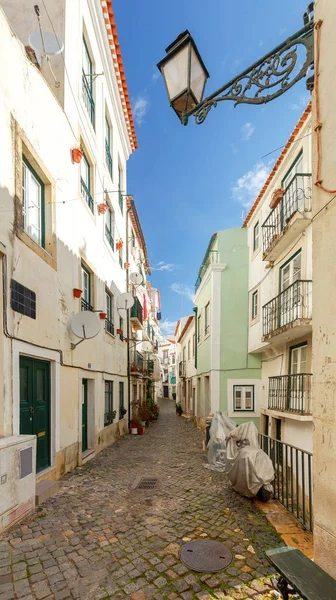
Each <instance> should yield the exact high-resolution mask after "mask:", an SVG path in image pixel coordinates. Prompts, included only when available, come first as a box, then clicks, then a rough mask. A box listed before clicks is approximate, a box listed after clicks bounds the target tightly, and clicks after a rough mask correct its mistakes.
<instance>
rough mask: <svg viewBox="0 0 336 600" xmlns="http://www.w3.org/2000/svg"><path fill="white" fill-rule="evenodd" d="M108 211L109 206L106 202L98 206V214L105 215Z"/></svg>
mask: <svg viewBox="0 0 336 600" xmlns="http://www.w3.org/2000/svg"><path fill="white" fill-rule="evenodd" d="M107 209H108V204H106V202H101V203H100V204H98V212H99V214H100V215H104V214H105V213H106V211H107Z"/></svg>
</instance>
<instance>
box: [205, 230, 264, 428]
mask: <svg viewBox="0 0 336 600" xmlns="http://www.w3.org/2000/svg"><path fill="white" fill-rule="evenodd" d="M195 288H196V295H195V304H196V308H195V314H196V352H195V366H196V370H197V380H196V406H197V410H196V413H197V417H198V418H199V420H200V421H204V420H205V419H206V417H207V416H208V415H209V414H210V413H214V412H215V411H217V410H220V411H222V412H224V413H225V414H227V415H228V416H229V417H231V418H232V419H233V420H234V421H235V422H236V423H238V424H239V423H242V422H244V421H250V420H252V421H254V423H255V424H256V425H257V427H259V403H260V391H261V390H260V388H261V381H260V374H261V359H260V355H252V354H251V355H249V354H248V330H249V306H248V303H249V295H248V245H247V229H246V228H244V229H242V228H234V229H227V230H224V231H219V232H217V233H215V234H214V235H213V236H212V238H211V240H210V242H209V245H208V248H207V251H206V253H205V256H204V259H203V262H202V264H201V267H200V269H199V273H198V279H197V282H196V286H195Z"/></svg>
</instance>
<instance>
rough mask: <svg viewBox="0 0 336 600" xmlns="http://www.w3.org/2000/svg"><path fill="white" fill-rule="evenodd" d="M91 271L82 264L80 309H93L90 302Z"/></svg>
mask: <svg viewBox="0 0 336 600" xmlns="http://www.w3.org/2000/svg"><path fill="white" fill-rule="evenodd" d="M91 285H92V284H91V273H90V271H88V269H87V268H86V267H85V266H84V265H83V264H82V310H93V306H92V304H91V291H92V290H91Z"/></svg>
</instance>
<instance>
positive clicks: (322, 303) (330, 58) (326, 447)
mask: <svg viewBox="0 0 336 600" xmlns="http://www.w3.org/2000/svg"><path fill="white" fill-rule="evenodd" d="M319 19H322V20H323V23H322V26H321V47H320V72H319V86H320V97H319V102H320V111H321V115H320V120H321V122H322V130H321V137H322V170H321V178H322V182H323V185H324V186H326V187H327V188H331V189H336V147H335V132H336V112H335V105H336V89H335V86H334V85H333V81H334V78H335V72H336V37H335V28H336V4H335V2H326V1H322V0H317V1H316V2H315V20H319ZM313 101H314V102H315V101H316V98H315V95H314V97H313ZM314 124H315V123H314ZM314 141H315V138H314ZM313 166H314V172H315V173H316V166H317V156H316V151H315V144H314V156H313ZM333 196H335V194H329V193H326V192H324V191H322V190H320V189H319V188H317V187H314V195H313V210H314V214H315V215H317V213H318V212H319V211H322V212H320V214H319V215H317V216H316V219H315V220H314V223H313V272H314V287H313V419H314V461H313V462H314V471H313V472H314V482H313V485H314V550H315V561H316V562H317V563H318V564H319V565H320V566H321V567H322V568H323V569H325V570H326V571H328V573H330V575H332V576H333V577H336V519H335V514H336V460H335V456H336V393H335V390H336V311H335V297H336V261H335V251H336V234H335V232H336V201H335V200H333V201H332V202H331V203H330V204H329V206H328V208H327V209H323V207H324V206H325V205H326V204H327V202H329V201H330V200H331V199H332V198H333Z"/></svg>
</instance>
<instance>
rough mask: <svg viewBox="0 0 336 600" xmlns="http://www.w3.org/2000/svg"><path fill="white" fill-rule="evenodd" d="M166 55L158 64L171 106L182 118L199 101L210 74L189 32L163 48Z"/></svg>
mask: <svg viewBox="0 0 336 600" xmlns="http://www.w3.org/2000/svg"><path fill="white" fill-rule="evenodd" d="M166 52H167V56H165V58H164V59H163V60H161V61H160V62H159V64H158V68H159V70H160V71H161V73H162V75H163V78H164V81H165V84H166V89H167V93H168V98H169V102H170V105H171V106H172V107H173V109H174V110H175V112H176V113H177V115H178V116H179V117H180V118H181V116H182V113H183V112H187V111H189V110H192V109H193V108H194V107H195V106H196V105H197V104H198V103H199V102H201V100H202V97H203V92H204V87H205V83H206V80H207V78H208V77H209V73H208V71H207V70H206V68H205V66H204V63H203V61H202V59H201V57H200V54H199V52H198V50H197V47H196V44H195V42H194V40H193V38H192V37H191V35H190V33H189V31H184V32H183V33H181V34H180V35H179V36H178V37H177V38H176V40H175V41H174V42H173V43H172V44H170V46H168V48H166Z"/></svg>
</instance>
